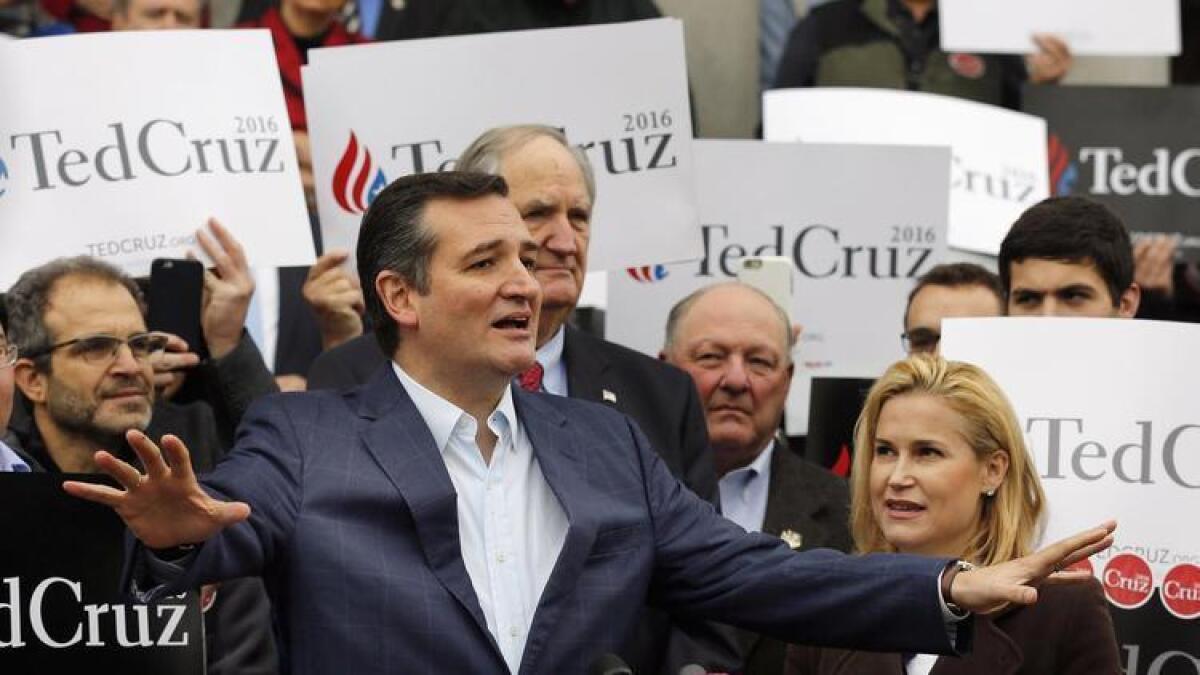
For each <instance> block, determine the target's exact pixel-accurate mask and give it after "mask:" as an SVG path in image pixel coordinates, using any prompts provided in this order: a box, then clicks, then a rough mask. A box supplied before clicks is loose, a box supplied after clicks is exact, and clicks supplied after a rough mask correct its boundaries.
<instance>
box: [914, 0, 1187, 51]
mask: <svg viewBox="0 0 1200 675" xmlns="http://www.w3.org/2000/svg"><path fill="white" fill-rule="evenodd" d="M938 19H939V22H938V27H939V29H940V32H941V40H942V49H943V50H945V51H947V52H952V51H967V52H989V53H1009V54H1028V53H1031V52H1034V51H1036V49H1037V47H1036V46H1035V45H1034V43H1033V36H1034V35H1035V34H1038V33H1049V34H1053V35H1056V36H1058V37H1059V38H1062V40H1063V41H1065V42H1066V43H1067V45H1068V46H1069V47H1070V48H1071V52H1072V53H1074V54H1078V55H1096V56H1174V55H1175V54H1178V53H1179V47H1180V27H1179V0H1138V2H1136V3H1125V2H1080V0H941V1H940V2H938Z"/></svg>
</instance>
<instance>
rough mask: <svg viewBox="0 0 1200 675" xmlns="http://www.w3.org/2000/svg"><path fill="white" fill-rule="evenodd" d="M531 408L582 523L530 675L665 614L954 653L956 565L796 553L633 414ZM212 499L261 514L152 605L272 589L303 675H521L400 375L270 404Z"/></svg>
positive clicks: (587, 655)
mask: <svg viewBox="0 0 1200 675" xmlns="http://www.w3.org/2000/svg"><path fill="white" fill-rule="evenodd" d="M515 403H516V409H517V413H518V415H520V416H521V419H522V421H523V423H524V424H525V427H526V430H527V432H528V434H529V436H530V439H531V441H532V444H533V448H534V452H535V453H536V456H537V459H538V462H539V464H540V466H541V469H542V472H543V473H544V475H545V477H546V480H547V482H548V483H549V485H550V487H551V489H552V490H553V491H554V493H555V495H556V496H557V497H558V499H559V500H560V501H561V503H562V505H563V508H564V510H565V511H566V514H567V517H568V520H569V522H570V525H569V529H568V532H567V537H566V541H565V543H564V545H563V550H562V553H561V554H560V557H559V559H558V562H557V564H556V566H555V568H554V572H553V573H552V575H551V577H550V580H549V582H548V583H547V585H546V588H545V591H544V592H543V594H542V597H541V600H540V602H539V604H538V609H537V611H536V613H535V615H534V619H533V625H532V627H531V630H530V633H529V638H528V642H527V644H526V648H525V652H524V655H523V660H522V663H521V669H520V673H522V674H523V675H532V674H533V673H547V674H549V673H555V674H557V673H571V672H582V671H584V670H586V668H587V666H588V664H589V663H590V662H591V661H592V660H593V659H594V658H596V657H597V656H598V655H600V654H603V653H605V652H612V651H616V650H617V649H618V648H619V647H620V645H622V644H623V643H624V642H625V640H626V638H627V637H628V635H629V633H630V631H631V630H632V628H633V625H634V622H635V619H636V617H637V614H638V611H639V609H640V608H641V607H642V605H643V604H645V603H646V602H650V603H651V604H657V605H661V606H664V607H667V608H669V609H672V610H675V611H683V612H690V613H693V614H694V615H697V616H702V617H707V618H712V619H719V620H721V621H725V622H729V623H734V624H740V625H742V626H744V627H746V628H749V629H751V630H755V631H759V632H763V633H768V634H773V635H776V636H778V637H781V638H783V639H787V640H791V641H803V642H809V643H816V644H826V645H835V646H839V645H840V646H846V645H853V646H856V647H858V648H871V649H880V650H889V651H909V652H930V653H946V652H949V651H950V650H951V645H950V643H949V639H948V638H947V635H946V629H945V624H944V623H943V619H942V614H941V608H940V605H939V602H938V599H937V578H938V574H939V572H940V571H941V569H942V568H943V566H944V563H945V561H940V560H934V559H927V558H918V557H907V556H868V557H863V558H851V557H845V556H841V555H840V554H837V553H834V552H831V551H813V552H808V553H803V554H800V553H794V552H792V551H791V550H790V549H789V548H788V547H787V546H786V545H784V544H783V543H782V542H781V541H779V540H778V539H775V538H773V537H769V536H766V535H754V534H751V535H748V534H746V533H745V532H743V531H742V530H741V529H740V528H738V527H737V526H736V525H733V524H732V523H730V522H729V521H726V520H724V519H723V518H721V517H720V516H718V515H716V513H715V512H714V511H713V509H712V507H711V506H710V505H709V504H707V503H706V502H704V501H702V500H700V499H699V498H697V497H695V496H694V495H693V494H692V493H691V492H690V491H688V490H687V489H686V488H684V487H683V486H682V485H681V484H680V483H679V482H678V481H676V479H675V478H673V477H672V476H671V475H670V473H669V472H668V471H667V469H666V468H665V467H664V466H663V464H662V462H661V461H660V460H659V459H658V458H657V457H656V455H655V454H654V452H653V451H652V450H651V449H650V448H649V447H647V443H646V441H645V438H644V437H643V436H642V434H641V432H640V431H638V430H637V428H636V426H635V425H634V424H633V423H632V422H631V421H630V420H629V419H628V418H626V417H624V416H623V415H621V414H619V413H616V412H614V411H612V410H610V409H607V408H604V407H602V406H599V405H596V404H592V403H587V402H582V401H578V400H574V399H567V398H561V397H555V396H547V395H540V394H526V393H524V392H520V391H518V392H516V393H515ZM204 484H205V486H206V488H207V489H209V490H210V491H212V492H213V493H214V494H216V495H218V496H222V497H226V498H230V499H238V500H242V501H246V502H248V503H249V504H250V505H251V506H252V508H253V513H252V514H251V517H250V519H249V520H248V521H247V522H244V523H241V524H239V525H237V526H234V527H232V528H229V529H227V530H225V531H224V532H222V533H221V534H220V535H218V536H217V537H215V538H214V539H212V540H210V541H209V542H207V543H206V544H205V545H204V546H203V547H201V548H200V550H199V554H198V555H197V556H195V557H194V558H193V559H192V561H191V562H190V564H189V565H188V567H187V570H186V572H185V573H184V574H182V575H180V576H179V577H177V578H175V579H173V580H171V583H169V584H165V585H161V586H159V587H157V588H155V589H153V590H152V591H151V592H150V593H148V594H146V595H145V596H144V597H147V598H153V597H157V596H161V595H162V594H164V593H169V592H173V591H174V589H177V588H183V587H191V586H194V585H197V584H199V583H201V582H203V581H210V580H217V579H225V578H233V577H238V576H246V575H253V574H261V575H262V576H263V578H264V579H265V580H266V583H267V588H268V591H269V592H270V594H271V596H272V599H273V602H274V603H275V611H276V615H277V617H278V621H279V629H280V633H281V637H282V643H281V648H282V651H283V652H284V658H285V660H286V662H287V667H288V669H289V670H290V671H291V672H293V673H298V674H299V673H303V674H308V673H320V674H326V673H354V674H355V675H364V674H372V673H380V674H382V673H405V674H408V673H439V674H440V673H503V672H506V667H505V665H504V661H503V659H502V658H501V655H500V651H499V649H498V648H497V646H496V644H495V642H494V640H493V639H492V637H491V635H490V634H489V633H488V630H487V627H486V623H485V621H484V617H483V613H482V611H481V610H480V607H479V603H478V601H477V600H476V598H475V595H474V591H473V590H472V586H471V581H470V578H469V577H468V576H467V571H466V567H465V566H464V565H463V561H462V557H461V555H460V550H459V537H458V525H457V512H456V496H455V493H454V488H453V486H452V485H451V482H450V477H449V474H448V473H447V471H446V468H445V465H444V464H443V462H442V458H441V456H440V454H439V453H438V451H437V449H436V447H435V445H434V441H433V438H432V436H431V435H430V433H429V430H428V429H427V428H426V426H425V424H424V422H423V421H422V419H421V417H420V414H419V413H418V412H417V409H416V408H415V407H414V406H413V404H412V402H411V401H410V400H409V398H408V396H407V394H406V393H405V392H404V389H403V387H401V386H400V384H399V382H398V381H397V379H396V377H395V376H394V374H393V373H392V372H391V370H390V368H384V369H381V370H380V371H379V373H377V374H376V376H375V377H374V378H373V379H372V380H371V381H370V382H368V383H367V384H365V385H363V386H362V387H360V388H358V389H355V390H352V391H350V392H347V393H344V394H340V393H334V392H313V393H307V394H292V395H282V396H275V397H271V398H268V399H266V400H264V401H260V402H259V403H257V404H255V406H254V407H253V408H252V409H251V411H250V412H249V413H248V414H247V415H246V417H245V419H244V422H243V425H242V428H241V430H240V432H239V438H238V442H237V446H236V448H235V450H234V451H233V453H232V454H231V455H230V457H229V458H228V459H227V460H226V461H225V462H223V463H222V464H221V465H220V466H218V467H217V469H216V470H215V471H214V472H213V473H212V474H210V475H209V476H207V477H206V478H205V479H204ZM139 574H142V578H141V579H140V580H141V581H142V582H143V584H144V582H145V581H146V579H145V577H144V573H142V572H139ZM143 584H139V585H141V586H142V587H143V588H144V587H145V585H143Z"/></svg>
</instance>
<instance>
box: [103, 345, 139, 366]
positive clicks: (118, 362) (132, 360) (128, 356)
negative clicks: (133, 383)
mask: <svg viewBox="0 0 1200 675" xmlns="http://www.w3.org/2000/svg"><path fill="white" fill-rule="evenodd" d="M144 365H145V364H144V363H143V362H142V361H139V360H138V359H137V357H135V356H134V355H133V349H132V348H130V346H129V343H127V342H122V343H121V344H120V345H117V354H116V356H115V357H113V362H112V365H111V366H109V370H110V371H111V372H114V373H140V372H141V371H142V368H143V366H144Z"/></svg>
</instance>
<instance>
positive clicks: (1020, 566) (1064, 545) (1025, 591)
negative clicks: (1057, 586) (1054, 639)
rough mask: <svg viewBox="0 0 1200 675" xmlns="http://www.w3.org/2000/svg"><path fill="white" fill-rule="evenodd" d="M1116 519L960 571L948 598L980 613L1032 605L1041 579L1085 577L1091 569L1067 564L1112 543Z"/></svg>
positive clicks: (1042, 581) (1077, 579)
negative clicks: (1017, 554) (1021, 555)
mask: <svg viewBox="0 0 1200 675" xmlns="http://www.w3.org/2000/svg"><path fill="white" fill-rule="evenodd" d="M1116 528H1117V523H1116V521H1111V520H1110V521H1108V522H1106V523H1104V524H1103V525H1101V526H1100V527H1096V528H1093V529H1090V530H1086V531H1084V532H1080V533H1079V534H1076V535H1074V536H1071V537H1067V538H1066V539H1063V540H1062V541H1058V542H1055V543H1053V544H1050V545H1049V546H1047V547H1045V548H1043V549H1042V550H1040V551H1038V552H1036V553H1031V554H1030V555H1027V556H1025V557H1024V558H1017V559H1016V560H1010V561H1008V562H1006V563H1000V564H999V565H991V566H989V567H980V568H977V569H974V570H971V571H970V572H961V573H959V574H958V575H956V576H955V577H954V579H953V581H952V582H951V586H950V597H949V598H946V600H948V601H951V602H953V603H954V604H956V605H958V606H959V607H962V608H963V609H966V610H969V611H972V612H975V613H977V614H990V613H992V612H997V611H1000V610H1001V609H1003V608H1005V607H1007V606H1008V605H1010V604H1012V605H1032V604H1033V603H1035V602H1037V595H1038V594H1037V588H1036V586H1038V585H1039V584H1042V583H1062V582H1071V581H1084V580H1086V579H1087V578H1089V577H1090V576H1091V573H1090V572H1086V571H1073V570H1067V569H1066V568H1067V567H1069V566H1070V565H1073V564H1075V563H1077V562H1079V561H1080V560H1083V559H1085V558H1087V557H1088V556H1091V555H1092V554H1094V553H1098V552H1100V551H1103V550H1104V549H1106V548H1108V547H1109V546H1112V543H1113V537H1112V532H1113V530H1115V529H1116Z"/></svg>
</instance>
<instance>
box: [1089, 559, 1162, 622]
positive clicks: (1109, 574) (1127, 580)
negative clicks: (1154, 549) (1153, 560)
mask: <svg viewBox="0 0 1200 675" xmlns="http://www.w3.org/2000/svg"><path fill="white" fill-rule="evenodd" d="M1101 581H1102V582H1103V584H1104V594H1105V595H1107V596H1108V601H1109V602H1111V603H1112V604H1114V605H1116V606H1117V607H1120V608H1121V609H1137V608H1138V607H1141V606H1142V605H1144V604H1146V601H1148V600H1149V599H1150V596H1151V595H1153V594H1154V573H1153V572H1152V571H1151V570H1150V565H1149V564H1147V563H1146V561H1145V560H1142V558H1141V557H1140V556H1138V555H1135V554H1133V553H1122V554H1120V555H1117V556H1114V557H1113V559H1112V560H1109V561H1108V564H1107V565H1105V567H1104V576H1103V577H1101Z"/></svg>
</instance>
